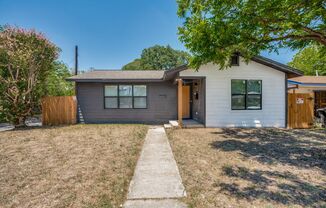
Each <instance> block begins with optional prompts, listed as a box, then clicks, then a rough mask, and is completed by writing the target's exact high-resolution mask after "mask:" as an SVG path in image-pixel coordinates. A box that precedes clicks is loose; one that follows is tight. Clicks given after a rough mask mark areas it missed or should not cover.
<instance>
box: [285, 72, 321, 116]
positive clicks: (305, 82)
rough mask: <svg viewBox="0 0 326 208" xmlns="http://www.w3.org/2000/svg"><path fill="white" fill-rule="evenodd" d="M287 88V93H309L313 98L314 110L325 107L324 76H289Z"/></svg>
mask: <svg viewBox="0 0 326 208" xmlns="http://www.w3.org/2000/svg"><path fill="white" fill-rule="evenodd" d="M288 88H289V93H310V94H311V96H312V98H313V99H314V106H315V107H314V110H316V109H319V108H326V76H300V77H294V78H290V79H289V80H288ZM315 114H316V113H315Z"/></svg>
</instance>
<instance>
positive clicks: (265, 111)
mask: <svg viewBox="0 0 326 208" xmlns="http://www.w3.org/2000/svg"><path fill="white" fill-rule="evenodd" d="M180 77H185V78H186V77H206V122H205V123H206V127H285V123H286V118H285V114H286V110H285V109H286V108H285V105H286V101H285V97H286V94H285V93H286V91H285V78H286V76H285V73H284V72H280V71H278V70H275V69H273V68H270V67H268V66H265V65H262V64H259V63H256V62H253V61H251V62H249V64H248V65H247V64H246V63H245V62H243V61H242V60H241V61H240V66H233V67H231V68H230V69H226V70H219V68H218V66H216V65H213V64H207V65H203V66H201V67H200V69H199V70H198V71H195V70H193V69H188V70H185V71H182V72H180ZM232 79H259V80H262V110H231V80H232Z"/></svg>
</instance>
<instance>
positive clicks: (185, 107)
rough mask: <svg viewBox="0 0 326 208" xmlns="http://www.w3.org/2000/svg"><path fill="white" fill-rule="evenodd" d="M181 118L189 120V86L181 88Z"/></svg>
mask: <svg viewBox="0 0 326 208" xmlns="http://www.w3.org/2000/svg"><path fill="white" fill-rule="evenodd" d="M182 118H190V86H188V85H185V86H182Z"/></svg>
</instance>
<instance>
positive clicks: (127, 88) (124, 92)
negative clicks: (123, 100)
mask: <svg viewBox="0 0 326 208" xmlns="http://www.w3.org/2000/svg"><path fill="white" fill-rule="evenodd" d="M119 96H132V86H131V85H119Z"/></svg>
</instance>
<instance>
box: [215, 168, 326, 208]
mask: <svg viewBox="0 0 326 208" xmlns="http://www.w3.org/2000/svg"><path fill="white" fill-rule="evenodd" d="M223 173H224V174H225V175H227V176H228V177H230V178H238V179H242V180H243V181H245V182H246V183H245V184H248V182H249V184H250V185H247V186H239V185H238V184H237V183H230V184H228V183H218V184H215V186H217V187H219V188H220V191H221V192H223V193H226V194H230V195H232V196H236V197H238V198H244V199H246V200H255V199H258V198H261V199H264V200H267V201H274V202H278V203H282V204H284V205H294V204H295V205H301V206H304V207H305V206H309V207H322V206H326V203H325V200H326V188H325V187H324V186H319V185H312V184H310V183H307V182H305V181H302V180H300V179H299V178H298V177H297V176H295V175H293V174H291V173H289V172H285V173H283V172H278V171H261V170H249V169H247V168H244V167H238V166H236V167H231V166H224V167H223ZM269 187H273V188H272V189H269Z"/></svg>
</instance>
